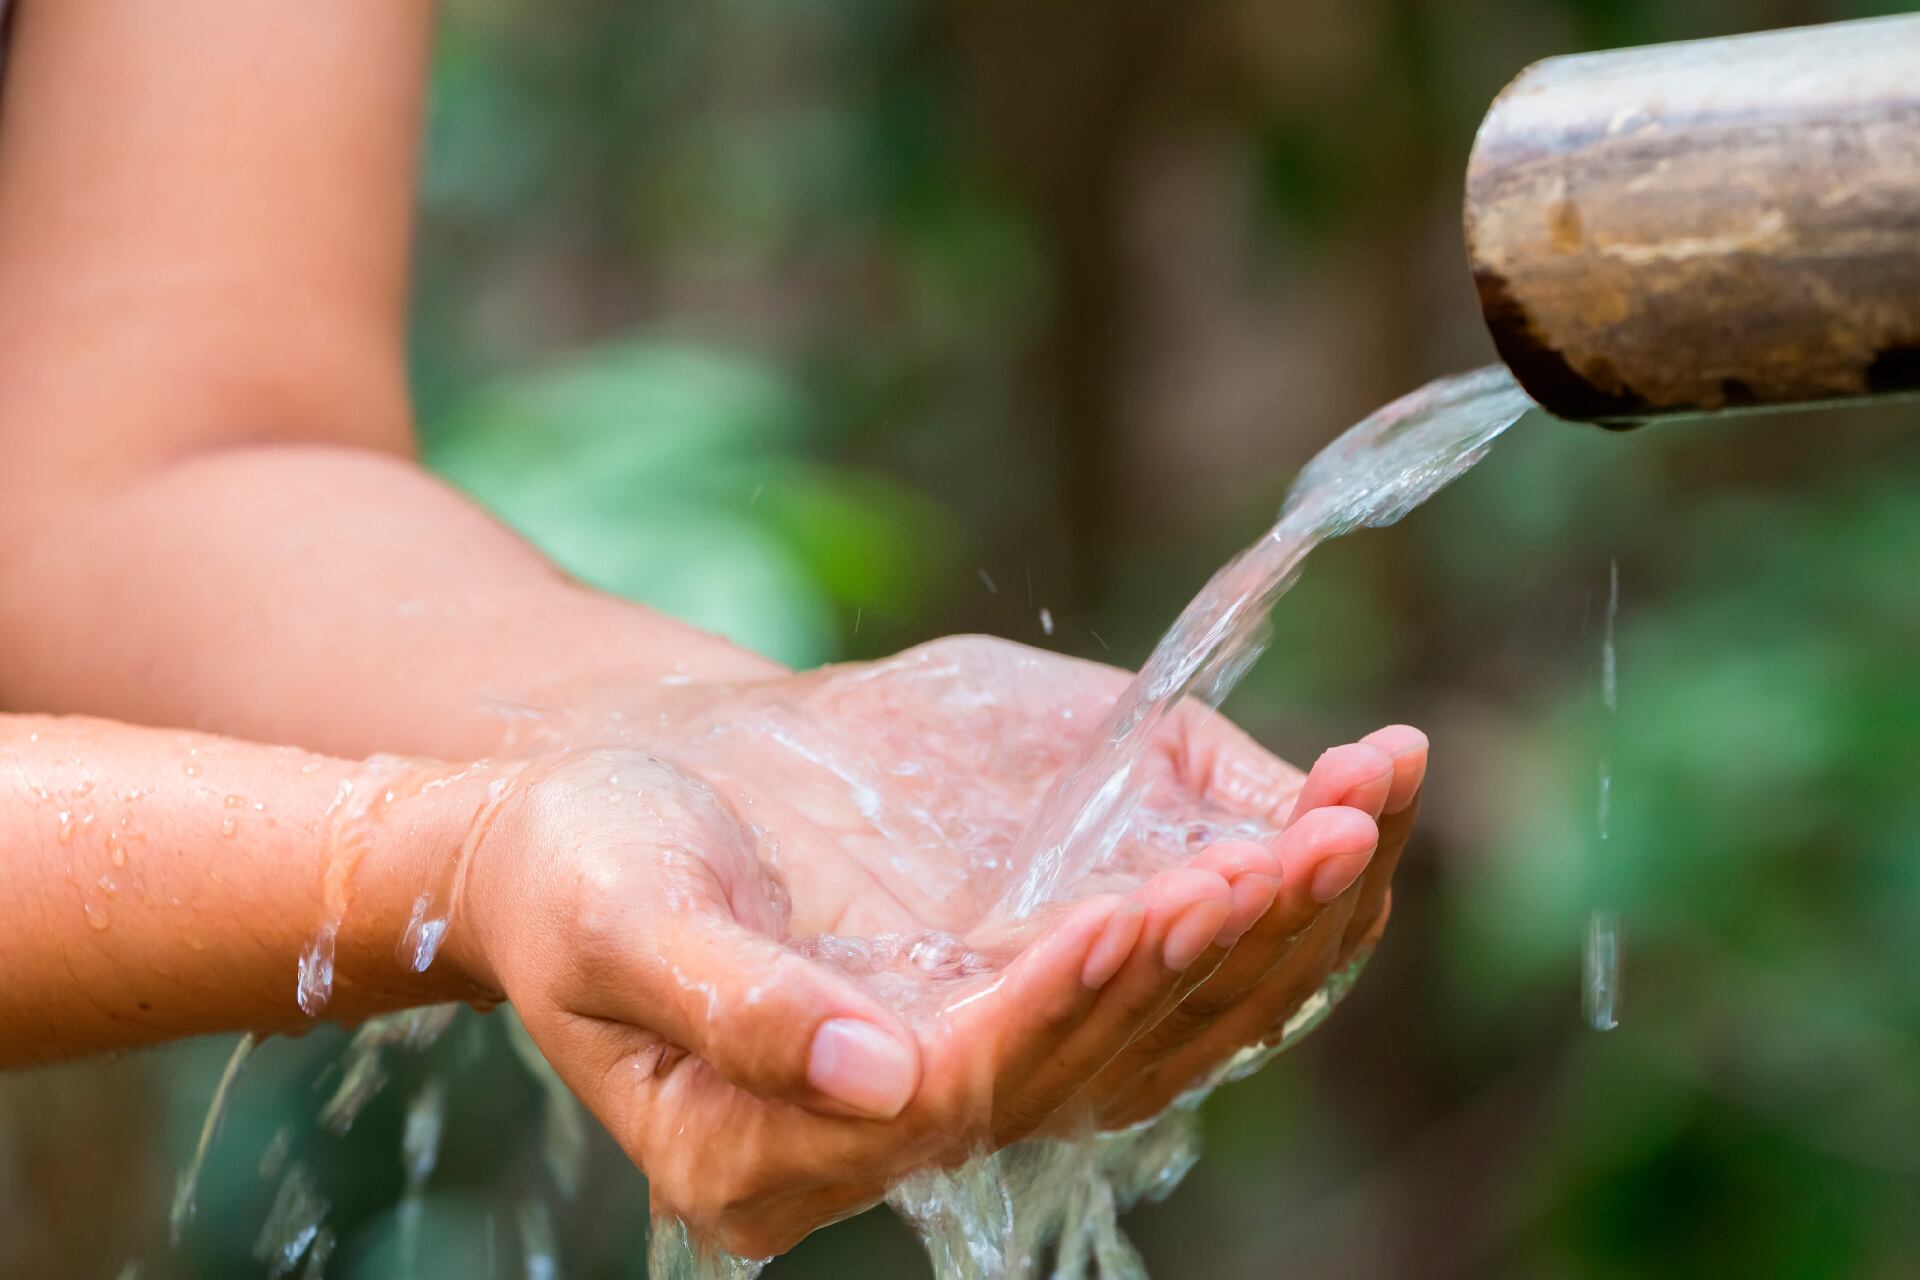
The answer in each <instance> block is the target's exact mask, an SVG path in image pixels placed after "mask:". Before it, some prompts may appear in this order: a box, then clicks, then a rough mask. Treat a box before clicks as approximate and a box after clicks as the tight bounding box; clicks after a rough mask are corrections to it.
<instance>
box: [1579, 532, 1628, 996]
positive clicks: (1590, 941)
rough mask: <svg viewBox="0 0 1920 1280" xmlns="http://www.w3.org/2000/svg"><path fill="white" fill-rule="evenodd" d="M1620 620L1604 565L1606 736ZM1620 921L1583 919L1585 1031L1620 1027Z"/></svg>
mask: <svg viewBox="0 0 1920 1280" xmlns="http://www.w3.org/2000/svg"><path fill="white" fill-rule="evenodd" d="M1619 615H1620V561H1619V560H1618V559H1613V560H1609V561H1608V562H1607V630H1606V637H1605V639H1604V640H1602V641H1601V645H1600V705H1601V706H1602V707H1603V708H1604V709H1605V711H1606V715H1607V724H1608V728H1609V734H1608V736H1611V726H1612V724H1613V718H1614V716H1615V714H1616V713H1617V712H1618V711H1619V709H1620V678H1619V666H1618V663H1617V660H1616V659H1615V656H1614V647H1613V629H1614V622H1615V620H1616V619H1617V618H1618V617H1619ZM1594 825H1595V828H1596V834H1597V835H1598V836H1599V838H1600V841H1601V843H1602V844H1604V843H1605V842H1606V840H1607V837H1608V836H1609V835H1610V834H1611V831H1612V826H1613V765H1612V763H1611V761H1609V759H1608V758H1607V755H1606V753H1605V752H1604V751H1603V752H1602V753H1601V756H1600V786H1599V798H1598V800H1597V801H1596V802H1595V805H1594ZM1619 1002H1620V916H1619V913H1618V912H1615V911H1613V910H1610V909H1608V908H1607V907H1604V906H1599V907H1595V908H1594V909H1593V910H1592V911H1591V912H1590V913H1589V914H1588V916H1587V936H1586V942H1585V945H1584V947H1583V948H1582V952H1581V982H1580V1007H1581V1012H1582V1014H1583V1015H1584V1016H1585V1017H1586V1020H1587V1025H1588V1026H1590V1027H1592V1028H1593V1029H1594V1030H1595V1031H1611V1030H1613V1029H1614V1028H1615V1027H1617V1026H1619V1025H1620V1020H1619V1008H1618V1006H1619Z"/></svg>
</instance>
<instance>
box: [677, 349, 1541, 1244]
mask: <svg viewBox="0 0 1920 1280" xmlns="http://www.w3.org/2000/svg"><path fill="white" fill-rule="evenodd" d="M1532 407H1533V404H1532V402H1531V401H1530V400H1529V399H1528V398H1527V397H1526V395H1525V394H1524V393H1523V392H1522V391H1521V390H1520V388H1519V387H1518V386H1517V385H1516V384H1515V383H1514V381H1513V379H1512V377H1511V376H1510V375H1509V374H1508V373H1507V372H1506V371H1505V370H1504V369H1502V368H1499V367H1492V368H1487V369H1481V370H1478V371H1476V372H1473V373H1468V374H1464V375H1461V376H1458V377H1452V378H1443V379H1441V380H1439V381H1436V382H1433V383H1430V384H1428V385H1427V386H1425V387H1423V388H1421V389H1420V390H1418V391H1416V392H1414V393H1412V394H1411V395H1408V396H1404V397H1402V398H1401V399H1399V400H1396V401H1394V402H1393V403H1392V404H1389V405H1387V406H1386V407H1385V408H1383V409H1381V410H1379V411H1378V412H1376V413H1374V414H1373V415H1372V416H1371V417H1368V418H1367V419H1365V420H1364V421H1362V422H1361V423H1359V424H1358V425H1357V426H1354V427H1353V428H1351V429H1350V430H1348V431H1347V432H1346V433H1345V434H1344V435H1342V436H1340V438H1339V439H1337V440H1335V441H1334V442H1333V443H1332V444H1331V445H1329V446H1328V447H1327V448H1326V449H1323V450H1322V451H1321V452H1320V453H1319V454H1318V455H1317V456H1316V457H1315V458H1314V459H1313V460H1312V461H1311V462H1310V463H1308V464H1307V466H1306V468H1305V469H1304V470H1303V471H1302V472H1301V473H1300V476H1299V478H1298V479H1297V480H1296V481H1295V483H1294V486H1293V489H1292V490H1291V491H1290V492H1289V494H1288V496H1287V500H1286V503H1285V505H1284V506H1283V508H1282V510H1281V513H1280V518H1279V521H1278V522H1277V523H1276V524H1275V525H1274V527H1273V528H1272V530H1271V531H1269V532H1268V533H1267V535H1266V536H1265V537H1263V538H1262V539H1261V540H1260V541H1259V542H1257V543H1255V544H1254V545H1253V546H1251V547H1249V548H1248V549H1247V550H1245V551H1243V552H1241V553H1240V555H1238V556H1237V557H1235V558H1234V559H1233V560H1232V561H1230V562H1229V563H1228V564H1227V565H1226V567H1225V568H1223V569H1221V570H1220V571H1219V572H1218V573H1217V574H1215V575H1214V577H1213V579H1212V580H1211V581H1210V582H1208V583H1207V585H1206V586H1205V587H1204V588H1203V589H1202V590H1201V592H1200V594H1199V595H1197V596H1195V597H1194V599H1193V601H1192V603H1190V604H1189V605H1188V606H1187V607H1186V609H1185V610H1183V611H1182V612H1181V614H1180V616H1179V618H1178V619H1177V620H1176V621H1175V622H1174V624H1173V626H1172V627H1171V628H1170V629H1169V630H1168V631H1167V633H1166V635H1165V636H1164V637H1163V638H1162V639H1161V641H1160V643H1159V645H1158V646H1156V647H1155V649H1154V651H1153V654H1152V656H1151V657H1149V658H1148V660H1147V663H1146V666H1145V667H1144V668H1143V669H1142V670H1141V672H1140V674H1139V675H1138V676H1137V677H1136V678H1135V679H1134V680H1133V681H1132V683H1131V684H1130V685H1129V686H1128V687H1127V689H1126V691H1125V692H1124V693H1123V694H1122V695H1121V697H1120V699H1119V700H1118V702H1117V703H1116V704H1115V705H1114V707H1113V709H1112V711H1111V712H1110V713H1109V715H1108V716H1107V719H1106V721H1105V723H1104V724H1103V725H1102V727H1101V731H1100V732H1099V733H1098V734H1096V735H1095V736H1094V737H1093V738H1092V739H1091V740H1090V743H1089V745H1088V747H1087V748H1086V750H1085V751H1084V752H1083V753H1082V756H1081V758H1080V759H1079V760H1078V761H1077V762H1076V763H1075V764H1074V765H1072V766H1071V767H1069V768H1068V769H1066V770H1064V771H1063V772H1062V773H1061V775H1060V777H1059V779H1058V780H1057V781H1056V783H1055V784H1054V786H1053V787H1052V789H1051V790H1050V791H1049V793H1048V795H1047V796H1046V798H1045V799H1044V800H1043V802H1042V803H1041V805H1040V808H1039V810H1038V812H1037V813H1036V814H1035V816H1034V817H1033V819H1032V820H1031V821H1030V822H1029V823H1028V824H1027V826H1026V828H1025V830H1024V832H1023V834H1022V835H1021V837H1020V842H1019V850H1020V852H1021V853H1022V854H1024V855H1025V858H1026V861H1025V862H1024V865H1026V866H1027V867H1028V871H1027V873H1026V874H1025V875H1024V876H1023V877H1021V878H1020V879H1019V880H1018V881H1017V882H1016V883H1014V884H1013V885H1012V886H1011V887H1010V888H1009V889H1008V891H1007V893H1006V895H1005V897H1004V898H1003V900H1002V902H1001V906H1000V910H1001V912H1002V913H1003V914H1005V915H1008V916H1011V917H1015V918H1018V917H1023V916H1026V915H1029V914H1031V913H1032V912H1033V911H1035V910H1037V909H1038V908H1040V907H1042V906H1044V905H1045V904H1047V903H1049V902H1052V901H1056V900H1059V899H1061V898H1063V897H1066V896H1070V894H1071V893H1072V891H1073V889H1074V887H1075V886H1076V885H1077V884H1079V883H1081V882H1082V881H1083V880H1084V878H1085V877H1086V876H1087V874H1088V873H1089V872H1091V871H1094V870H1096V869H1098V868H1099V867H1100V866H1101V865H1102V864H1104V863H1106V862H1107V861H1108V860H1109V859H1110V858H1111V857H1112V855H1113V854H1114V852H1115V850H1116V849H1117V848H1118V847H1120V845H1121V842H1122V841H1123V839H1124V838H1125V837H1126V835H1127V834H1128V832H1129V828H1130V825H1131V824H1132V823H1133V822H1134V821H1135V820H1136V817H1137V816H1138V812H1137V811H1138V809H1139V802H1140V796H1139V794H1138V788H1136V787H1134V786H1132V785H1131V783H1132V776H1133V771H1134V768H1135V765H1136V764H1137V763H1138V761H1139V760H1140V759H1141V757H1142V755H1143V754H1144V752H1145V749H1146V747H1147V744H1148V743H1149V742H1150V741H1151V740H1152V738H1153V736H1154V734H1155V732H1156V730H1157V729H1158V728H1159V727H1160V725H1161V723H1162V722H1163V721H1164V720H1165V718H1166V716H1167V715H1168V713H1169V712H1170V711H1171V710H1172V709H1173V708H1174V706H1175V705H1176V704H1177V703H1179V701H1180V700H1181V699H1183V698H1185V697H1188V696H1190V695H1197V696H1199V697H1201V698H1204V699H1205V700H1206V701H1208V702H1210V703H1216V704H1217V703H1218V702H1219V701H1220V700H1222V699H1223V698H1225V696H1226V695H1227V694H1228V693H1229V692H1230V691H1231V690H1232V688H1233V686H1234V684H1235V683H1236V682H1237V681H1238V680H1239V678H1240V676H1241V675H1242V674H1244V673H1245V671H1246V670H1247V668H1248V667H1249V666H1251V665H1252V663H1253V661H1254V659H1255V658H1257V657H1258V656H1259V652H1260V649H1261V647H1262V643H1263V640H1264V635H1265V624H1266V620H1267V617H1268V614H1269V613H1270V611H1271V610H1272V608H1273V605H1274V603H1275V602H1276V601H1277V600H1279V598H1280V597H1281V596H1282V595H1284V594H1285V593H1286V591H1287V589H1288V587H1290V586H1291V585H1292V583H1293V581H1294V579H1295V577H1296V576H1297V575H1298V573H1299V570H1300V566H1301V564H1302V562H1303V561H1304V560H1305V559H1306V557H1307V555H1308V553H1310V552H1311V551H1312V550H1313V549H1314V548H1315V547H1316V546H1318V545H1319V544H1320V543H1322V542H1324V541H1326V540H1327V539H1329V538H1334V537H1338V536H1339V535H1341V534H1343V533H1347V532H1349V531H1351V530H1353V529H1356V528H1359V527H1361V526H1363V525H1370V526H1382V525H1389V524H1392V523H1393V522H1395V521H1396V520H1399V519H1400V518H1401V517H1402V516H1404V515H1406V514H1407V513H1408V512H1409V511H1411V510H1413V509H1414V508H1415V507H1417V506H1419V505H1420V504H1421V503H1422V502H1424V501H1426V500H1427V499H1428V498H1430V497H1432V496H1433V495H1434V494H1435V493H1437V492H1438V491H1439V490H1440V489H1441V488H1442V487H1444V486H1445V485H1446V484H1447V483H1448V482H1450V481H1452V480H1453V479H1455V478H1457V477H1458V476H1460V475H1461V474H1462V473H1464V472H1465V471H1466V470H1467V469H1468V468H1469V467H1471V466H1472V465H1473V464H1474V463H1475V462H1477V461H1479V459H1480V458H1481V457H1483V456H1484V455H1485V453H1486V451H1487V449H1488V447H1489V446H1490V445H1491V444H1492V442H1493V440H1494V439H1495V438H1496V437H1497V436H1499V434H1500V433H1501V432H1503V431H1505V430H1506V429H1507V428H1508V427H1509V426H1511V425H1512V424H1513V423H1514V422H1515V421H1516V420H1518V419H1519V417H1520V416H1521V415H1522V414H1524V413H1525V412H1526V411H1527V410H1528V409H1530V408H1532ZM1015 865H1023V864H1022V863H1021V862H1020V861H1019V860H1016V863H1015ZM1359 963H1360V962H1359V961H1356V962H1355V963H1354V964H1353V965H1351V966H1349V967H1348V968H1347V969H1346V970H1345V971H1343V972H1341V973H1338V974H1336V975H1334V977H1333V978H1332V979H1331V980H1329V982H1328V983H1327V985H1326V987H1325V988H1323V990H1322V991H1320V992H1319V993H1318V994H1316V995H1315V996H1314V997H1313V998H1312V999H1311V1000H1309V1001H1308V1002H1307V1004H1306V1005H1305V1006H1303V1007H1302V1008H1301V1009H1300V1010H1299V1011H1298V1012H1297V1013H1296V1014H1295V1015H1294V1017H1293V1018H1292V1019H1291V1020H1290V1021H1289V1022H1288V1024H1287V1026H1286V1028H1285V1030H1284V1032H1283V1034H1282V1036H1281V1038H1280V1040H1279V1041H1278V1043H1276V1044H1273V1045H1269V1046H1266V1047H1262V1048H1251V1049H1248V1050H1244V1051H1242V1053H1241V1054H1240V1055H1238V1056H1237V1057H1236V1058H1234V1059H1233V1060H1231V1061H1229V1062H1228V1063H1226V1064H1225V1065H1224V1066H1223V1067H1222V1068H1221V1069H1220V1071H1219V1072H1218V1073H1217V1074H1216V1075H1215V1077H1214V1079H1213V1080H1212V1081H1210V1082H1208V1083H1207V1084H1206V1085H1205V1086H1203V1087H1201V1088H1198V1089H1195V1090H1193V1091H1191V1092H1190V1093H1188V1094H1187V1095H1186V1096H1185V1097H1183V1098H1181V1099H1180V1100H1179V1101H1177V1102H1176V1103H1175V1104H1174V1105H1173V1106H1172V1107H1170V1108H1169V1109H1168V1110H1167V1111H1166V1112H1164V1113H1162V1114H1161V1115H1160V1116H1159V1117H1157V1118H1156V1119H1154V1120H1151V1121H1149V1122H1146V1123H1144V1124H1142V1125H1139V1126H1136V1127H1135V1128H1133V1129H1129V1130H1125V1131H1121V1132H1117V1133H1101V1134H1092V1133H1089V1134H1084V1135H1082V1136H1081V1137H1080V1138H1079V1139H1077V1140H1072V1141H1066V1140H1059V1139H1029V1140H1027V1141H1024V1142H1020V1143H1016V1144H1014V1145H1013V1146H1011V1147H1008V1148H1007V1149H1005V1150H1002V1151H999V1152H995V1153H992V1154H988V1155H983V1156H980V1157H976V1158H975V1159H973V1160H971V1161H969V1162H967V1163H966V1164H964V1165H962V1166H961V1167H959V1168H958V1169H954V1170H928V1171H925V1172H922V1173H919V1174H915V1175H913V1176H911V1177H909V1178H907V1179H904V1180H903V1181H902V1182H901V1183H899V1184H898V1185H897V1186H895V1187H894V1188H893V1190H892V1191H891V1193H890V1194H889V1196H888V1203H889V1204H891V1205H892V1206H893V1207H894V1209H895V1210H896V1211H897V1212H898V1213H900V1215H901V1216H902V1217H903V1218H905V1219H906V1220H907V1221H908V1222H909V1223H910V1224H911V1225H912V1226H913V1227H914V1228H915V1230H916V1231H917V1232H918V1233H919V1235H920V1237H921V1240H922V1242H923V1244H924V1245H925V1246H926V1249H927V1253H928V1257H929V1259H930V1260H931V1261H932V1263H933V1268H934V1274H935V1276H936V1277H937V1280H1027V1278H1030V1277H1035V1276H1037V1275H1039V1274H1040V1273H1041V1269H1042V1268H1043V1267H1045V1266H1046V1265H1047V1263H1048V1260H1049V1248H1050V1247H1052V1249H1053V1252H1052V1254H1051V1264H1052V1265H1051V1271H1050V1272H1049V1273H1048V1274H1050V1275H1051V1276H1052V1277H1053V1278H1054V1280H1082V1278H1083V1277H1085V1276H1087V1275H1088V1274H1094V1275H1098V1276H1100V1277H1102V1280H1134V1278H1136V1277H1140V1278H1144V1277H1145V1275H1146V1271H1145V1267H1144V1265H1143V1263H1142V1262H1141V1260H1140V1258H1139V1255H1138V1254H1137V1253H1135V1252H1134V1250H1133V1247H1132V1246H1131V1245H1130V1244H1128V1243H1127V1240H1126V1238H1125V1236H1124V1235H1122V1234H1121V1232H1120V1230H1119V1226H1118V1218H1119V1215H1120V1214H1121V1213H1122V1212H1124V1211H1125V1210H1126V1209H1128V1208H1130V1207H1131V1206H1132V1205H1134V1204H1135V1203H1137V1202H1139V1201H1141V1200H1143V1199H1158V1198H1160V1197H1163V1196H1165V1195H1167V1194H1169V1193H1170V1192H1171V1191H1172V1190H1173V1189H1174V1188H1175V1187H1176V1186H1178V1185H1179V1183H1180V1181H1181V1180H1182V1179H1183V1178H1184V1177H1185V1176H1186V1173H1187V1171H1188V1170H1189V1169H1190V1168H1191V1167H1192V1166H1193V1163H1194V1161H1195V1160H1197V1159H1198V1155H1199V1151H1198V1138H1197V1131H1198V1126H1197V1120H1196V1117H1197V1111H1198V1108H1199V1105H1200V1102H1201V1100H1202V1099H1203V1098H1204V1097H1205V1096H1206V1095H1207V1093H1209V1092H1211V1090H1212V1088H1213V1087H1215V1086H1216V1085H1218V1084H1221V1083H1224V1082H1226V1081H1229V1080H1234V1079H1239V1078H1242V1077H1244V1076H1245V1075H1248V1074H1250V1073H1251V1072H1253V1071H1255V1070H1258V1069H1259V1068H1260V1067H1261V1066H1263V1065H1264V1064H1265V1063H1266V1062H1268V1061H1269V1060H1271V1059H1272V1058H1273V1057H1274V1056H1275V1055H1276V1054H1278V1053H1280V1052H1283V1051H1284V1050H1285V1049H1287V1048H1288V1047H1290V1046H1291V1045H1292V1044H1294V1043H1295V1042H1297V1041H1298V1040H1299V1039H1300V1038H1301V1037H1302V1036H1304V1035H1305V1034H1307V1032H1309V1031H1311V1030H1312V1029H1313V1027H1314V1026H1316V1025H1318V1023H1319V1021H1320V1020H1321V1019H1322V1018H1324V1017H1325V1016H1326V1014H1327V1013H1328V1012H1329V1011H1330V1010H1331V1009H1332V1007H1333V1005H1334V1004H1335V1003H1337V1002H1338V1000H1339V999H1340V997H1341V996H1342V995H1344V994H1345V991H1346V989H1347V987H1348V986H1349V985H1351V983H1352V981H1353V979H1354V977H1355V975H1356V973H1357V971H1358V968H1359ZM651 1259H652V1262H653V1266H654V1268H655V1271H654V1274H658V1275H670V1276H679V1277H685V1278H687V1280H737V1278H741V1277H751V1276H753V1275H754V1274H756V1273H757V1272H758V1270H759V1266H758V1264H757V1263H753V1262H750V1261H746V1260H742V1259H737V1258H726V1257H714V1256H712V1255H710V1254H707V1253H706V1252H705V1251H703V1250H699V1249H696V1248H693V1247H691V1245H690V1244H689V1242H688V1240H687V1236H686V1232H685V1229H684V1228H683V1227H681V1226H680V1224H678V1223H675V1222H664V1223H662V1222H657V1223H656V1224H655V1238H654V1241H653V1249H652V1253H651Z"/></svg>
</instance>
